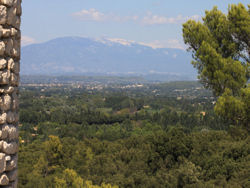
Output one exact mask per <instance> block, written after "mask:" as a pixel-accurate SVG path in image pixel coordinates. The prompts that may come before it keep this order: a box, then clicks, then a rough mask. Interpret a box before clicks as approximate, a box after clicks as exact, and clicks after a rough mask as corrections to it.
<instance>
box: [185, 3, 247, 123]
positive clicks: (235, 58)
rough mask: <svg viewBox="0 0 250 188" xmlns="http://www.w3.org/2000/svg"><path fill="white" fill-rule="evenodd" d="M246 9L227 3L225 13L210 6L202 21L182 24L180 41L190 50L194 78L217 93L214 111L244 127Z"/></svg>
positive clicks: (245, 118) (245, 117)
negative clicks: (182, 40) (181, 39)
mask: <svg viewBox="0 0 250 188" xmlns="http://www.w3.org/2000/svg"><path fill="white" fill-rule="evenodd" d="M249 12H250V11H249V9H248V10H247V9H246V7H244V5H243V4H241V3H240V4H238V5H231V6H229V10H228V14H227V15H225V14H223V13H222V12H221V11H219V10H218V9H217V7H214V8H213V9H212V10H211V11H206V15H205V17H203V23H201V22H199V21H198V22H196V21H193V20H189V21H187V22H186V23H185V24H183V38H184V42H185V44H187V45H188V46H189V50H190V51H191V52H192V55H193V58H194V61H193V62H192V64H193V65H194V67H195V68H196V69H197V70H198V73H199V76H198V78H199V79H200V81H201V83H202V84H203V85H204V86H205V87H206V88H209V89H212V91H213V93H214V94H215V95H216V96H219V102H218V105H216V108H215V109H216V112H217V113H218V114H219V115H221V116H222V117H224V118H225V119H228V120H232V122H233V123H237V124H238V125H240V124H244V125H245V126H247V127H248V128H249V121H247V118H248V117H247V111H246V110H247V109H249V108H250V107H249V105H248V106H247V107H244V105H243V104H244V98H243V96H246V95H247V96H246V98H249V92H246V91H245V88H246V87H247V81H248V79H249V73H250V71H249V70H250V69H249V68H250V64H249V62H250V57H249V55H250V41H249V39H250V13H249ZM225 101H226V102H225ZM234 107H235V109H233V108H234ZM228 108H230V109H228Z"/></svg>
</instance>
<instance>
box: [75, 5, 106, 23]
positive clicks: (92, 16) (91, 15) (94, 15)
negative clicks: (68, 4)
mask: <svg viewBox="0 0 250 188" xmlns="http://www.w3.org/2000/svg"><path fill="white" fill-rule="evenodd" d="M73 16H75V17H78V18H80V19H81V20H85V21H96V22H101V21H104V20H105V19H106V16H105V14H104V13H102V12H99V11H97V10H96V9H93V8H92V9H89V10H85V9H83V10H81V11H80V12H75V13H73Z"/></svg>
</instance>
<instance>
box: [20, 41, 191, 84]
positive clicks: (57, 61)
mask: <svg viewBox="0 0 250 188" xmlns="http://www.w3.org/2000/svg"><path fill="white" fill-rule="evenodd" d="M190 61H191V57H190V56H189V54H188V53H187V52H185V51H184V50H180V49H168V48H160V49H153V48H151V47H148V46H144V45H140V44H138V43H135V42H126V43H124V42H119V41H110V40H108V39H103V40H96V39H90V38H80V37H64V38H57V39H54V40H51V41H48V42H45V43H40V44H32V45H29V46H25V47H23V48H22V60H21V66H22V67H21V73H22V74H26V75H27V74H28V75H30V74H32V75H55V74H60V75H72V74H74V75H75V74H77V75H83V74H84V75H91V74H92V75H93V74H95V75H96V74H99V75H100V74H101V75H146V76H147V77H148V78H151V79H161V77H162V76H165V77H166V78H167V79H169V80H180V79H195V78H196V73H195V70H194V69H193V67H192V65H190Z"/></svg>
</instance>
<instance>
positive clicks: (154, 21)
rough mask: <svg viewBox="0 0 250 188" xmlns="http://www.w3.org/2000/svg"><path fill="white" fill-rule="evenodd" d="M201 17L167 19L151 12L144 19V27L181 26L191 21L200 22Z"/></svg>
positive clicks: (180, 16)
mask: <svg viewBox="0 0 250 188" xmlns="http://www.w3.org/2000/svg"><path fill="white" fill-rule="evenodd" d="M199 18H200V16H199V15H193V16H185V17H184V16H182V15H178V16H176V17H166V16H160V15H154V14H152V13H151V12H148V13H147V15H146V16H144V17H143V19H142V24H144V25H162V24H181V23H184V22H185V21H187V20H189V19H193V20H198V19H199Z"/></svg>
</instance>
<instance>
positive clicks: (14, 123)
mask: <svg viewBox="0 0 250 188" xmlns="http://www.w3.org/2000/svg"><path fill="white" fill-rule="evenodd" d="M20 16H21V0H0V187H17V151H18V85H19V69H20V39H21V33H20Z"/></svg>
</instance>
